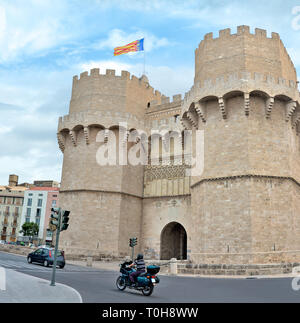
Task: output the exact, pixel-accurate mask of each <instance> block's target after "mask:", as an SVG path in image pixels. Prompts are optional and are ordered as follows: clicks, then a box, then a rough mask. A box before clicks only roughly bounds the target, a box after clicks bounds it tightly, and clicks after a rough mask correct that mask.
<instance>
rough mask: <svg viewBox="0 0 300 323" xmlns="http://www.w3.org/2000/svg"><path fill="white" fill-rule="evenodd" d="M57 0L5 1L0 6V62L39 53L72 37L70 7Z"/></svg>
mask: <svg viewBox="0 0 300 323" xmlns="http://www.w3.org/2000/svg"><path fill="white" fill-rule="evenodd" d="M64 3H65V2H64V1H58V0H51V1H50V0H43V1H36V0H26V3H25V2H24V1H21V0H15V1H14V2H12V1H9V2H8V1H6V2H3V3H2V4H1V7H0V63H1V62H2V63H3V62H10V61H13V60H16V59H20V57H22V55H33V54H39V53H41V52H42V51H44V50H47V49H50V48H52V47H54V46H56V45H58V44H61V43H62V42H63V41H64V40H66V39H70V38H71V37H72V35H71V33H70V32H68V31H67V29H66V26H65V25H64V23H63V22H64V20H65V15H67V12H68V11H67V7H66V5H64Z"/></svg>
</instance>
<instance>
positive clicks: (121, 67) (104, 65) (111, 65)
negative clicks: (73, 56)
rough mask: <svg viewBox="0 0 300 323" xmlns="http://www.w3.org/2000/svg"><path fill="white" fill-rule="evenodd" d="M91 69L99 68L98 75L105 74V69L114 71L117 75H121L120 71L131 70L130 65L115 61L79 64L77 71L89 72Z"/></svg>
mask: <svg viewBox="0 0 300 323" xmlns="http://www.w3.org/2000/svg"><path fill="white" fill-rule="evenodd" d="M93 68H100V73H101V74H105V71H106V70H107V69H111V70H116V74H117V75H121V71H129V70H131V69H132V65H130V64H126V63H120V62H116V61H98V62H97V61H91V62H88V63H82V64H79V66H78V70H79V71H90V70H91V69H93Z"/></svg>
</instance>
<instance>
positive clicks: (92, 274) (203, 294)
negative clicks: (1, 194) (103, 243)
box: [0, 252, 300, 303]
mask: <svg viewBox="0 0 300 323" xmlns="http://www.w3.org/2000/svg"><path fill="white" fill-rule="evenodd" d="M0 266H2V267H4V268H10V269H13V270H16V271H18V272H22V273H25V274H28V275H32V276H35V277H39V278H43V279H47V280H49V281H50V280H51V273H52V268H45V267H43V266H42V265H36V264H28V263H27V261H26V258H25V257H22V256H17V255H13V254H8V253H3V252H0ZM56 272H57V276H56V281H57V282H59V283H62V284H65V285H68V286H70V287H73V288H75V289H76V290H77V291H78V292H79V293H80V294H81V297H82V299H83V302H85V303H211V302H214V303H216V302H217V303H232V302H238V303H245V302H247V303H249V302H251V303H253V302H255V303H278V302H280V303H281V302H289V303H290V302H293V303H298V302H300V291H298V292H297V291H294V290H293V289H292V286H291V284H292V278H274V279H211V278H194V277H168V276H160V278H161V282H160V284H159V285H158V286H156V287H155V290H154V292H153V294H152V296H150V297H145V296H143V295H142V294H141V292H137V291H134V290H128V289H126V290H125V291H123V292H120V291H119V290H117V288H116V285H115V282H116V279H117V277H118V275H119V273H118V271H117V269H116V271H115V272H113V271H105V270H99V269H93V268H87V267H80V266H74V265H68V264H67V265H66V266H65V268H64V269H57V271H56Z"/></svg>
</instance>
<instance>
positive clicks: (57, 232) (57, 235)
mask: <svg viewBox="0 0 300 323" xmlns="http://www.w3.org/2000/svg"><path fill="white" fill-rule="evenodd" d="M60 226H61V209H59V219H58V226H57V231H56V243H55V253H54V263H53V269H52V279H51V284H50V286H55V274H56V263H57V261H56V259H57V251H58V243H59V234H60Z"/></svg>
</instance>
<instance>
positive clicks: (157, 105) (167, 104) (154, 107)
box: [147, 94, 182, 113]
mask: <svg viewBox="0 0 300 323" xmlns="http://www.w3.org/2000/svg"><path fill="white" fill-rule="evenodd" d="M181 103H182V95H181V94H175V95H173V97H172V100H171V99H170V97H166V96H164V95H162V96H161V102H158V101H156V100H153V101H151V102H150V106H149V107H148V109H147V113H151V112H155V111H160V110H165V109H170V108H172V107H175V106H179V105H181Z"/></svg>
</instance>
